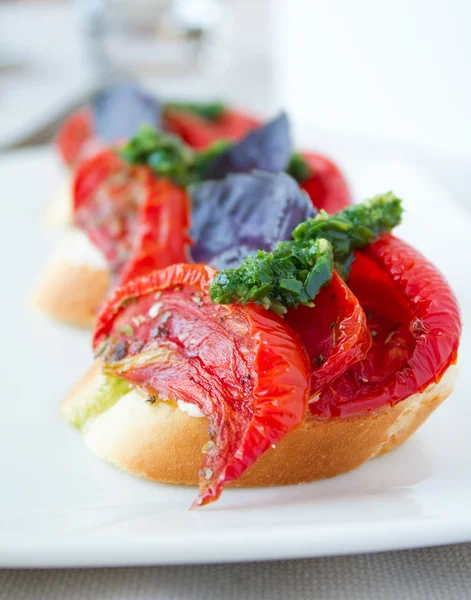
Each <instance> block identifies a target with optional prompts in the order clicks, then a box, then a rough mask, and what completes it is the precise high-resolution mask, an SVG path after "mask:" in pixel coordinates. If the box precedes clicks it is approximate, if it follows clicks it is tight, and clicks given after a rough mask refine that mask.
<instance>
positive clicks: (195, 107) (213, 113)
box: [164, 102, 226, 121]
mask: <svg viewBox="0 0 471 600" xmlns="http://www.w3.org/2000/svg"><path fill="white" fill-rule="evenodd" d="M166 109H170V110H171V109H175V110H184V111H186V112H190V113H192V114H194V115H196V116H197V117H201V118H202V119H206V121H217V120H218V119H219V118H220V117H221V116H222V114H223V113H224V111H225V110H226V106H225V105H224V104H223V103H222V102H209V103H204V102H168V103H167V104H165V107H164V110H166Z"/></svg>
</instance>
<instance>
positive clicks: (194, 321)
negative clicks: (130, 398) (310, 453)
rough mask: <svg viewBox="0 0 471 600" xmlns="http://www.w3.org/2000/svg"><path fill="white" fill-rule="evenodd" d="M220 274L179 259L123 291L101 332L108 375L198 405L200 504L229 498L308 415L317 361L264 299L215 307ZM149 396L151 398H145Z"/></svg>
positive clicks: (97, 335) (101, 321)
mask: <svg viewBox="0 0 471 600" xmlns="http://www.w3.org/2000/svg"><path fill="white" fill-rule="evenodd" d="M216 273H217V271H215V270H214V269H212V268H211V267H208V266H205V265H195V264H193V265H185V264H182V265H173V266H171V267H168V268H167V269H162V270H159V271H154V272H153V273H151V274H150V275H148V276H145V277H142V278H139V279H135V280H133V281H130V282H129V283H128V284H127V285H125V286H123V287H121V288H119V289H118V290H117V291H116V292H115V293H114V295H113V297H112V298H111V299H110V300H109V302H108V303H107V305H106V306H105V307H104V309H103V311H102V312H101V314H100V316H99V318H98V322H97V325H96V329H95V332H94V338H93V345H94V348H95V349H97V348H98V347H99V346H101V345H102V344H106V348H105V349H104V350H102V351H103V354H102V356H103V357H104V360H105V367H104V369H105V372H107V373H109V374H113V375H117V376H119V377H123V378H125V379H127V380H129V381H131V382H133V383H134V384H137V385H138V386H140V387H141V388H143V389H144V390H145V391H146V392H147V393H148V394H151V395H159V396H161V397H162V398H166V399H172V400H183V401H185V402H190V403H192V404H196V405H197V406H198V407H199V408H200V410H201V411H202V412H203V413H204V414H205V415H206V416H207V418H208V421H209V426H210V434H211V441H212V443H209V444H208V445H207V447H206V449H205V451H204V458H203V461H202V465H201V470H200V495H199V497H198V500H197V502H196V503H195V505H203V504H207V503H209V502H212V501H214V500H217V498H218V497H219V496H220V494H221V492H222V489H223V487H224V486H225V485H226V484H227V483H229V482H230V481H234V480H236V479H238V478H239V477H240V476H241V475H242V473H243V472H244V471H245V470H246V469H247V468H248V467H249V466H250V465H251V464H253V463H254V462H255V461H256V460H257V458H258V457H259V456H260V455H261V454H263V453H264V452H265V451H266V450H268V449H269V448H270V446H271V445H272V444H276V443H277V442H278V441H279V440H280V439H282V438H283V437H284V436H285V435H286V434H287V433H289V432H290V431H291V430H292V429H294V428H295V427H297V426H298V425H300V424H301V423H302V421H303V418H304V415H305V411H306V405H307V398H308V393H309V362H308V358H307V356H306V352H305V350H304V348H303V346H302V344H301V343H300V341H299V337H298V336H297V335H296V333H295V332H294V331H293V330H292V329H291V328H290V327H289V326H288V325H287V324H286V323H285V322H284V321H283V319H281V318H280V317H278V316H277V315H275V314H273V313H271V312H268V311H266V310H264V309H263V308H261V307H259V306H257V305H255V304H250V305H248V304H247V305H235V304H234V305H228V306H222V305H220V304H213V303H212V302H211V300H210V298H209V294H208V287H209V284H210V282H211V280H212V279H213V278H214V276H215V275H216ZM143 402H144V399H143Z"/></svg>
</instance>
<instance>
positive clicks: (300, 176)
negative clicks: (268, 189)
mask: <svg viewBox="0 0 471 600" xmlns="http://www.w3.org/2000/svg"><path fill="white" fill-rule="evenodd" d="M286 172H287V173H288V175H291V177H292V178H293V179H296V181H297V182H298V183H303V181H306V179H309V177H311V175H312V169H311V167H310V166H309V165H308V164H307V162H306V161H305V160H304V158H303V157H302V156H301V155H300V154H298V153H297V152H295V153H294V154H292V155H291V158H290V161H289V163H288V167H287V169H286Z"/></svg>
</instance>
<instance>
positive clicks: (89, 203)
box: [73, 150, 190, 282]
mask: <svg viewBox="0 0 471 600" xmlns="http://www.w3.org/2000/svg"><path fill="white" fill-rule="evenodd" d="M73 199H74V220H75V223H76V224H77V225H78V226H79V227H81V228H82V229H83V230H84V231H86V233H87V235H88V236H89V238H90V239H91V241H92V242H93V243H94V244H95V245H96V246H98V248H100V250H101V251H102V252H103V254H104V255H105V256H106V258H107V260H108V262H109V265H110V270H111V272H112V274H113V276H114V278H115V280H116V281H119V282H124V281H127V280H128V279H131V278H132V277H136V276H137V275H142V274H144V273H148V272H149V271H151V270H153V269H159V268H162V267H166V266H168V265H170V264H174V263H177V262H185V261H186V260H187V249H188V246H189V241H190V240H189V237H188V226H189V202H188V198H187V194H186V192H185V191H184V190H182V189H181V188H179V187H177V186H175V185H174V184H173V183H171V182H170V181H169V180H167V179H163V178H162V179H161V178H157V177H155V175H154V174H153V173H152V171H151V170H150V169H148V168H147V167H144V166H133V165H130V164H128V163H127V162H125V161H123V160H122V159H121V158H120V157H119V156H118V155H117V154H116V153H115V152H113V151H111V150H103V151H101V152H100V153H99V154H97V155H95V156H93V157H92V158H90V159H88V160H85V161H83V162H82V163H81V164H80V165H79V167H78V169H77V171H76V174H75V179H74V185H73Z"/></svg>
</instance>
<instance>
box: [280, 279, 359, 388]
mask: <svg viewBox="0 0 471 600" xmlns="http://www.w3.org/2000/svg"><path fill="white" fill-rule="evenodd" d="M285 319H286V321H287V323H289V325H291V327H292V328H293V329H294V330H295V331H297V332H298V334H299V335H300V337H301V339H302V341H303V344H304V346H305V348H306V350H307V353H308V356H309V359H310V362H311V395H312V396H314V395H315V394H317V393H319V391H320V390H321V388H322V387H323V386H324V385H326V384H327V383H328V382H329V381H332V379H334V378H336V377H339V376H340V375H341V374H342V373H343V372H344V371H346V370H347V369H348V368H349V367H351V366H352V365H353V364H354V363H356V362H358V361H359V360H362V359H364V358H365V356H366V354H367V352H368V350H369V349H370V346H371V335H370V332H369V330H368V326H367V323H366V316H365V313H364V311H363V309H362V307H361V306H360V303H359V301H358V299H357V298H356V297H355V296H354V295H353V293H352V292H351V291H350V289H349V288H348V286H347V285H346V284H345V283H344V282H343V281H342V279H341V278H340V277H339V275H337V273H335V272H334V273H333V274H332V281H331V282H330V284H329V285H326V286H325V287H323V288H322V289H321V291H320V292H319V293H318V294H317V296H316V298H315V305H314V307H313V308H310V307H308V306H299V307H298V308H296V309H290V310H289V311H288V313H287V314H286V317H285Z"/></svg>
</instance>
